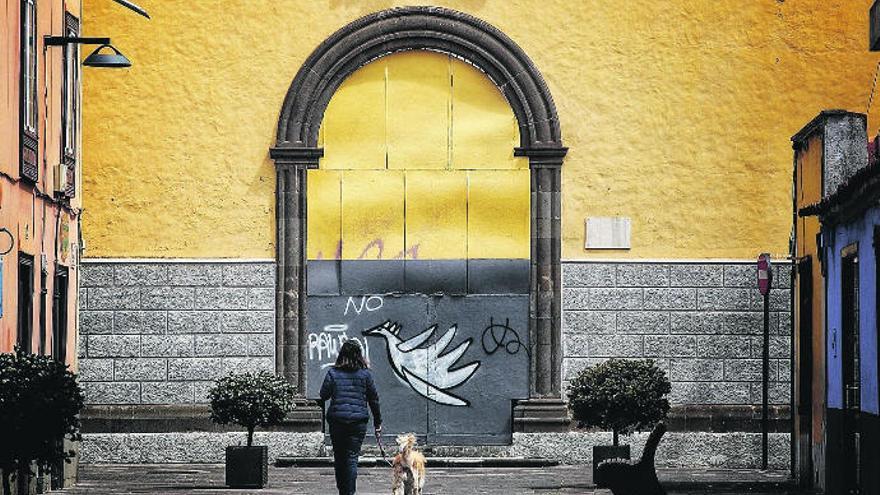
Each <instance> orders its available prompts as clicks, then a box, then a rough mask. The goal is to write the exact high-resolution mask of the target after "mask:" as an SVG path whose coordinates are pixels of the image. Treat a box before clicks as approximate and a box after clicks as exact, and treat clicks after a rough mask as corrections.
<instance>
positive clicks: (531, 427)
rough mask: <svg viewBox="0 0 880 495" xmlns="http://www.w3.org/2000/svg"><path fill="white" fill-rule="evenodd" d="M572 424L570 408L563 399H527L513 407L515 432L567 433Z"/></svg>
mask: <svg viewBox="0 0 880 495" xmlns="http://www.w3.org/2000/svg"><path fill="white" fill-rule="evenodd" d="M570 423H571V420H570V419H569V417H568V406H567V405H566V403H565V401H563V400H562V399H556V398H552V399H526V400H522V401H519V402H517V404H516V405H515V406H514V407H513V431H514V432H519V433H546V432H565V431H568V430H569V425H570Z"/></svg>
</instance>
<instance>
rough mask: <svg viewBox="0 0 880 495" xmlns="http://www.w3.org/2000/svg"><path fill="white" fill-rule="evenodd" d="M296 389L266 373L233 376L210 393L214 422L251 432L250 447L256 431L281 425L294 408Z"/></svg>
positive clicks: (249, 433)
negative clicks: (243, 428) (239, 427)
mask: <svg viewBox="0 0 880 495" xmlns="http://www.w3.org/2000/svg"><path fill="white" fill-rule="evenodd" d="M293 396H294V388H293V385H291V384H290V383H287V381H286V380H284V379H283V378H279V377H277V376H275V375H273V374H271V373H267V372H265V371H262V372H259V373H241V374H230V375H227V376H225V377H223V378H221V379H219V380H217V382H216V384H215V385H214V388H212V389H211V390H210V392H208V397H209V398H210V399H211V420H212V421H214V422H215V423H219V424H230V423H231V424H237V425H240V426H243V427H245V428H247V432H248V439H247V445H248V447H250V446H252V445H253V441H254V429H255V428H256V427H258V426H260V427H266V426H273V425H277V424H280V423H281V421H283V420H284V416H285V415H286V414H287V413H288V412H290V411H291V410H292V409H293V407H294V403H293Z"/></svg>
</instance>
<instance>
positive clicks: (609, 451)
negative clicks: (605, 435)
mask: <svg viewBox="0 0 880 495" xmlns="http://www.w3.org/2000/svg"><path fill="white" fill-rule="evenodd" d="M608 459H629V445H618V446H617V447H615V446H613V445H595V446H593V483H594V484H595V485H596V486H598V487H599V488H604V487H605V482H604V481H605V480H602V479H600V476H599V473H598V472H597V469H596V468H597V467H599V463H601V462H602V461H606V460H608Z"/></svg>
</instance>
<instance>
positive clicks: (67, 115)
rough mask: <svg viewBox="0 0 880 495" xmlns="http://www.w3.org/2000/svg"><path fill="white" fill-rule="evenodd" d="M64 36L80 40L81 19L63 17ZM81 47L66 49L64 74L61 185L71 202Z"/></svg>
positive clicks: (75, 45) (72, 46)
mask: <svg viewBox="0 0 880 495" xmlns="http://www.w3.org/2000/svg"><path fill="white" fill-rule="evenodd" d="M64 35H65V36H68V37H77V36H79V19H77V18H76V17H74V16H73V15H72V14H70V13H69V12H68V13H66V14H65V17H64ZM79 67H80V65H79V44H77V43H68V44H66V45H64V74H63V80H62V86H61V132H62V135H61V164H60V166H59V168H58V173H59V174H61V176H60V179H61V180H60V181H59V182H58V185H59V186H60V187H59V189H60V191H61V192H62V193H63V194H64V195H65V196H67V197H68V198H70V197H73V196H74V194H75V192H76V164H77V159H78V155H79V130H80V68H79Z"/></svg>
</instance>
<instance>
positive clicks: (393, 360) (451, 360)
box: [363, 320, 480, 407]
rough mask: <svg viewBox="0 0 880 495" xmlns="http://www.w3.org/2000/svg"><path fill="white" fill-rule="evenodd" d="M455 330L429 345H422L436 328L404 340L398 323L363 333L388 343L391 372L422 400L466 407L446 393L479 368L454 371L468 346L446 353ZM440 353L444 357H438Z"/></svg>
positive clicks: (475, 364)
mask: <svg viewBox="0 0 880 495" xmlns="http://www.w3.org/2000/svg"><path fill="white" fill-rule="evenodd" d="M457 329H458V327H457V326H456V325H453V326H451V327H450V328H449V330H447V331H446V333H444V334H443V336H442V337H440V338H439V339H437V341H436V342H434V343H433V344H430V345H428V346H423V344H424V343H425V342H427V341H428V339H430V338H431V336H432V335H433V334H434V332H435V331H436V330H437V325H432V326H430V327H428V329H427V330H425V331H424V332H422V333H420V334H418V335H416V336H414V337H411V338H409V339H407V340H402V339H401V338H400V324H399V323H392V322H391V321H390V320H389V321H385V322H384V323H382V324H380V325H376V326H375V327H373V328H370V329H369V330H364V332H363V334H364V335H376V336H382V337H384V338H385V341H386V343H387V344H388V361H389V363H390V364H391V368H392V369H393V370H394V373H395V374H396V375H397V377H398V378H400V379H401V380H402V381H403V382H404V383H406V384H408V385H409V386H410V387H412V389H413V390H415V391H416V392H417V393H419V394H420V395H422V396H424V397H425V398H427V399H429V400H432V401H434V402H437V403H439V404H445V405H447V406H459V407H466V406H469V405H470V402H468V401H467V400H465V399H463V398H461V397H458V396H456V395H454V394H452V393H451V392H450V391H449V390H450V389H452V388H454V387H457V386H458V385H461V384H462V383H464V382H466V381H468V379H470V377H471V376H473V375H474V373H476V371H477V368H479V367H480V363H479V361H475V362H473V363H469V364H466V365H464V366H460V367H458V368H453V366H455V363H456V362H457V361H458V360H459V359H461V357H462V355H464V353H465V352H466V351H467V349H468V347H470V345H471V342H472V339H468V340H466V341H464V342H462V343H461V344H460V345H458V346H457V347H456V348H454V349H452V350H451V351H449V352H445V353H444V351H445V350H446V348H447V347H449V344H450V343H451V342H452V339H453V338H455V332H456V331H457ZM441 353H443V354H441Z"/></svg>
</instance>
